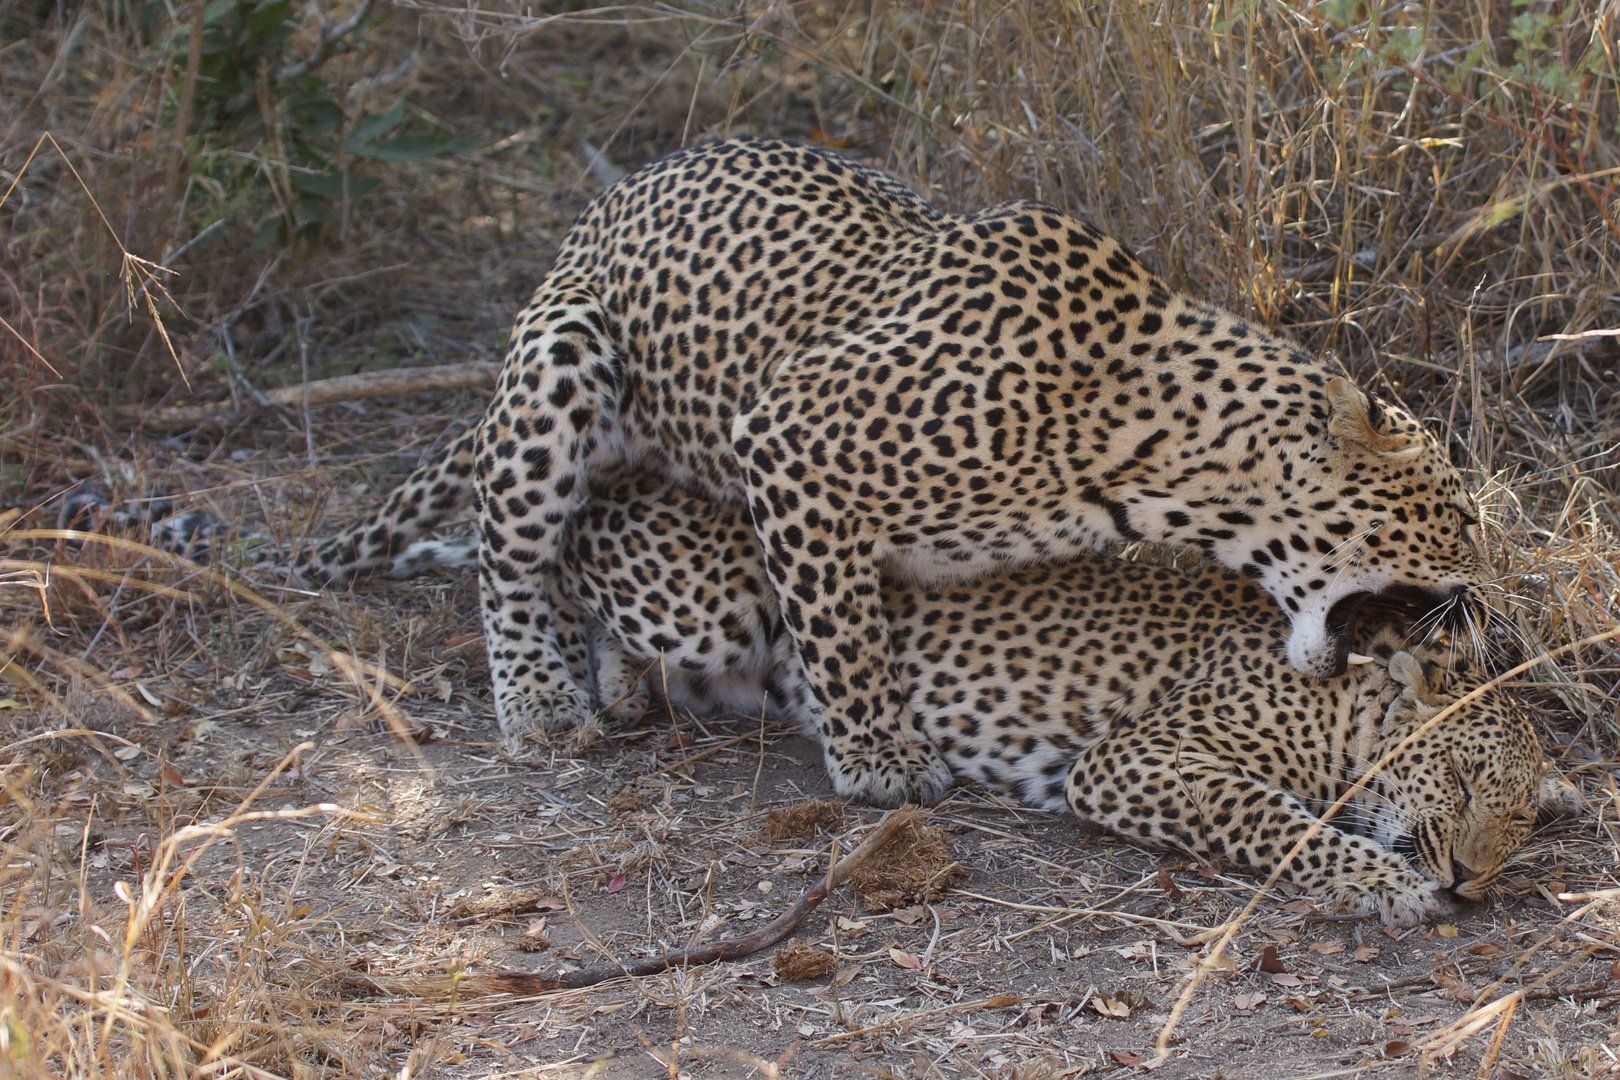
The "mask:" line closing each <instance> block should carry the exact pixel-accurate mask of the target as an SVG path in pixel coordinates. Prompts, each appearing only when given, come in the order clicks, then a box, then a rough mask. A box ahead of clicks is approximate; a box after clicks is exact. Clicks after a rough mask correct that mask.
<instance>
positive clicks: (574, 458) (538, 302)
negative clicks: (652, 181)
mask: <svg viewBox="0 0 1620 1080" xmlns="http://www.w3.org/2000/svg"><path fill="white" fill-rule="evenodd" d="M617 402H618V373H617V359H616V356H615V353H614V348H613V343H612V339H611V335H610V333H609V322H608V317H607V313H606V311H605V309H604V308H603V306H602V304H601V301H600V300H599V299H598V298H597V296H596V294H595V292H594V291H593V290H592V289H590V288H589V287H588V286H585V285H582V284H579V283H577V282H571V281H569V280H567V279H561V280H558V279H548V280H547V281H546V283H545V284H543V285H542V286H541V287H540V288H539V289H538V290H536V292H535V294H534V297H533V298H532V299H531V300H530V302H529V305H528V307H526V308H525V309H524V310H523V312H522V313H520V314H519V316H518V319H517V323H516V325H515V326H514V328H513V331H512V339H511V346H510V348H509V350H508V352H507V357H506V365H505V367H504V368H503V369H502V371H501V377H500V381H499V383H498V384H497V387H496V394H495V399H494V400H493V401H492V402H491V403H490V406H489V411H488V412H487V413H486V414H485V416H484V421H483V423H482V424H480V425H479V427H478V431H477V440H476V447H475V452H474V463H473V466H474V467H473V492H474V507H475V509H476V512H477V520H478V534H479V578H480V585H481V592H482V602H483V616H484V639H485V645H486V647H487V648H488V651H489V669H490V677H491V679H492V681H493V682H494V685H495V715H496V718H497V719H498V720H499V722H500V726H501V732H502V734H503V735H504V736H506V738H507V739H508V740H509V741H520V740H522V739H523V738H524V737H525V736H526V735H528V734H529V733H530V732H533V731H536V730H545V729H554V728H562V727H573V726H577V725H580V724H585V723H588V722H589V721H590V720H591V718H592V717H594V715H595V712H596V709H595V703H594V701H593V700H592V698H591V696H590V694H589V693H588V692H587V691H586V690H585V689H582V688H581V687H580V685H579V684H578V682H577V681H576V680H575V678H574V677H573V676H572V675H571V673H570V671H569V666H568V663H567V659H566V658H565V656H564V655H563V652H562V649H561V645H560V643H559V641H558V637H557V634H558V626H557V618H556V612H555V610H554V608H553V601H552V596H551V590H550V588H549V587H548V581H547V574H546V573H545V568H546V567H548V566H549V565H550V564H552V563H554V562H555V561H556V559H557V554H558V542H559V537H560V534H561V532H562V530H563V528H564V527H565V526H566V524H567V522H568V520H569V519H570V518H571V517H573V515H574V514H575V512H576V511H577V510H578V509H579V507H580V506H581V505H582V504H583V503H584V501H585V498H586V495H587V483H586V472H587V469H588V468H598V467H607V466H611V465H612V464H613V463H614V462H615V461H617V460H618V459H619V458H621V457H622V456H623V450H622V438H621V437H620V433H619V427H618V416H617V408H618V406H617Z"/></svg>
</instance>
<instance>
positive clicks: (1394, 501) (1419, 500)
mask: <svg viewBox="0 0 1620 1080" xmlns="http://www.w3.org/2000/svg"><path fill="white" fill-rule="evenodd" d="M1324 398H1325V400H1324V401H1323V402H1322V403H1319V404H1318V406H1317V408H1318V409H1320V410H1321V411H1322V413H1323V415H1322V416H1319V417H1318V422H1317V424H1316V425H1314V427H1315V430H1316V432H1317V433H1318V435H1317V438H1318V441H1317V442H1316V443H1315V444H1314V446H1313V447H1312V448H1311V449H1310V450H1309V451H1307V452H1306V453H1305V454H1304V455H1303V456H1302V458H1301V459H1300V460H1299V461H1298V462H1297V463H1296V464H1297V471H1296V472H1295V474H1294V475H1293V476H1292V481H1293V482H1295V483H1296V484H1297V490H1283V489H1279V491H1278V492H1277V493H1276V494H1277V500H1276V501H1277V504H1278V505H1276V506H1275V507H1274V509H1273V513H1272V515H1271V520H1272V521H1273V522H1275V523H1277V524H1281V525H1283V526H1284V528H1285V529H1286V530H1287V532H1288V534H1289V535H1287V536H1286V537H1283V538H1280V539H1273V540H1272V541H1271V542H1270V543H1269V545H1268V546H1267V547H1266V548H1265V549H1264V550H1260V549H1256V550H1254V551H1251V552H1250V553H1249V556H1248V559H1247V565H1245V566H1244V570H1245V572H1246V573H1248V574H1249V575H1250V576H1251V577H1254V578H1256V579H1258V580H1259V581H1261V582H1262V584H1264V585H1265V587H1266V589H1267V591H1269V592H1270V593H1271V594H1272V596H1274V597H1276V598H1277V600H1278V602H1279V603H1280V604H1282V606H1283V607H1284V608H1285V609H1286V610H1287V612H1288V614H1289V620H1290V622H1291V624H1292V630H1291V633H1290V637H1289V641H1288V660H1289V662H1290V663H1291V664H1292V665H1293V666H1294V667H1295V668H1296V669H1297V670H1299V671H1301V672H1303V673H1305V674H1307V675H1315V676H1317V677H1321V678H1326V677H1331V676H1335V675H1341V674H1343V673H1344V670H1345V664H1346V660H1347V657H1348V653H1349V648H1350V642H1351V640H1352V639H1353V638H1354V635H1355V625H1356V616H1357V612H1358V610H1359V609H1360V607H1361V605H1362V604H1363V603H1364V602H1366V601H1368V600H1373V599H1376V600H1378V601H1380V602H1381V603H1383V604H1385V605H1398V606H1400V607H1402V608H1404V609H1405V610H1407V611H1408V612H1409V613H1410V614H1411V615H1412V616H1413V617H1415V618H1429V619H1433V620H1435V621H1437V622H1451V623H1456V622H1460V621H1462V620H1463V619H1465V618H1466V616H1467V614H1468V608H1469V605H1470V590H1472V589H1474V588H1475V587H1476V586H1477V585H1479V584H1480V583H1481V582H1482V581H1484V580H1485V579H1486V577H1487V576H1488V560H1487V558H1486V555H1485V551H1484V548H1483V546H1482V545H1481V543H1480V538H1479V533H1478V525H1479V507H1478V505H1477V504H1476V503H1475V502H1474V499H1473V496H1472V495H1470V494H1469V492H1468V490H1467V488H1466V487H1465V486H1464V484H1463V480H1462V477H1461V476H1459V475H1458V473H1457V470H1456V469H1454V468H1453V467H1452V465H1451V463H1450V461H1449V460H1448V459H1447V457H1446V453H1445V449H1444V447H1443V446H1441V444H1440V442H1439V441H1438V440H1436V439H1435V438H1434V437H1433V436H1432V435H1430V434H1429V433H1428V432H1427V431H1426V430H1425V429H1424V428H1423V426H1422V425H1421V424H1419V423H1418V421H1417V420H1416V419H1415V418H1414V417H1413V416H1412V415H1411V414H1410V413H1408V412H1406V411H1405V410H1404V409H1402V408H1400V407H1399V406H1396V405H1391V404H1388V403H1385V402H1381V401H1379V400H1378V399H1377V398H1374V397H1370V396H1368V395H1366V394H1363V393H1362V392H1361V391H1360V390H1358V389H1357V388H1356V387H1355V386H1353V385H1352V384H1351V383H1350V382H1349V380H1347V379H1343V378H1334V379H1331V380H1329V382H1328V384H1327V387H1326V390H1325V395H1324ZM1301 493H1303V494H1301Z"/></svg>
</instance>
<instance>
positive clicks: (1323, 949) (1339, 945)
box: [1309, 941, 1344, 956]
mask: <svg viewBox="0 0 1620 1080" xmlns="http://www.w3.org/2000/svg"><path fill="white" fill-rule="evenodd" d="M1309 948H1310V950H1311V952H1313V953H1316V954H1317V955H1318V956H1333V955H1335V954H1337V953H1342V952H1344V942H1342V941H1313V942H1312V943H1311V944H1310V946H1309Z"/></svg>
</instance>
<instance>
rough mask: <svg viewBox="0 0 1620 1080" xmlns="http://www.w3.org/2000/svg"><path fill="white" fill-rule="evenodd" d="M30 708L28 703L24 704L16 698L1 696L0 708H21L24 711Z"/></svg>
mask: <svg viewBox="0 0 1620 1080" xmlns="http://www.w3.org/2000/svg"><path fill="white" fill-rule="evenodd" d="M28 708H29V707H28V706H27V705H24V704H23V703H22V702H20V701H18V700H17V699H16V698H9V697H8V698H0V709H21V710H22V711H23V712H27V711H28Z"/></svg>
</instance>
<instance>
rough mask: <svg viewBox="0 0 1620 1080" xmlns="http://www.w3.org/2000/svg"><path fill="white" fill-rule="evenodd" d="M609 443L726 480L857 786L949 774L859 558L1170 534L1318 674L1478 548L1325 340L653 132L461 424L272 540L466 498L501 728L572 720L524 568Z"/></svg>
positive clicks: (811, 164) (1451, 595)
mask: <svg viewBox="0 0 1620 1080" xmlns="http://www.w3.org/2000/svg"><path fill="white" fill-rule="evenodd" d="M621 465H633V466H636V467H639V468H643V469H650V470H653V471H655V472H658V473H659V474H661V475H662V476H664V477H666V478H668V479H670V480H673V481H675V482H678V483H680V484H683V485H685V486H686V487H688V488H692V489H694V490H697V491H700V492H702V493H703V494H704V495H705V496H706V497H707V498H709V499H711V500H714V501H716V502H723V503H730V504H734V505H738V506H744V507H747V509H748V511H749V513H750V517H751V521H752V525H753V527H754V529H755V530H756V532H757V534H758V536H759V538H760V541H761V543H762V545H763V548H764V550H765V552H766V553H767V566H768V569H769V580H770V581H771V583H772V587H773V589H774V590H775V592H776V594H777V596H778V598H779V600H780V602H781V609H782V612H783V614H784V617H785V623H786V626H787V628H788V632H789V633H790V634H791V635H792V638H793V642H794V644H795V646H796V648H797V651H798V653H799V655H801V656H802V657H803V658H804V661H805V664H806V669H807V672H808V675H809V682H810V687H811V689H812V691H813V692H814V694H815V697H816V700H817V701H818V703H819V704H820V716H821V718H822V719H821V723H822V725H823V730H822V732H821V738H822V742H823V744H824V745H825V746H826V747H827V760H828V765H829V768H830V769H831V771H832V776H833V779H834V782H835V786H836V788H837V790H838V791H839V793H840V794H842V795H845V796H850V797H854V798H860V799H865V800H867V801H870V802H874V803H879V804H895V803H899V802H902V801H905V800H908V799H909V800H918V801H922V802H930V803H931V802H934V801H935V800H937V799H938V798H939V797H940V795H941V794H942V793H943V791H944V789H945V787H946V785H947V784H949V783H950V779H951V777H950V770H949V768H948V767H947V765H946V762H945V761H944V759H943V758H942V757H941V756H940V754H939V752H938V750H937V749H936V748H935V746H934V745H933V743H931V742H930V741H929V740H928V739H927V737H926V734H925V732H924V731H923V728H922V725H921V723H920V722H919V720H918V718H917V716H916V714H915V713H914V712H913V711H912V709H911V707H910V706H909V705H908V704H907V703H906V701H905V696H904V695H903V694H902V693H901V691H900V688H899V684H898V682H897V681H896V675H897V673H896V670H895V667H894V653H893V649H892V647H891V644H890V641H889V632H888V627H887V624H886V623H885V621H884V618H883V610H882V600H881V597H880V594H879V590H878V578H879V574H880V573H882V572H886V573H891V574H898V575H902V576H906V577H909V578H911V579H913V580H915V581H918V582H932V583H940V582H946V581H952V580H957V581H960V580H966V579H968V578H970V577H972V576H973V575H976V574H979V573H982V572H984V571H986V570H990V569H993V568H1003V567H1007V566H1010V565H1029V564H1049V563H1053V562H1057V561H1061V560H1064V559H1068V558H1071V557H1073V556H1074V555H1076V554H1077V553H1080V552H1083V551H1089V550H1095V549H1097V548H1099V547H1100V546H1102V545H1104V544H1106V543H1108V542H1110V541H1113V540H1119V539H1124V540H1138V539H1146V540H1154V541H1163V542H1166V543H1170V544H1175V545H1183V546H1193V547H1197V548H1200V549H1202V550H1204V551H1205V552H1207V553H1208V554H1210V555H1211V556H1212V557H1213V558H1214V559H1216V560H1217V561H1218V562H1220V563H1221V564H1223V565H1225V566H1227V567H1230V568H1232V569H1237V570H1241V571H1243V572H1244V573H1246V574H1248V575H1249V576H1250V577H1252V578H1253V579H1254V580H1255V581H1257V582H1258V583H1259V584H1260V585H1261V586H1262V587H1263V588H1264V589H1265V590H1266V591H1267V592H1268V593H1270V594H1271V595H1272V596H1273V597H1274V598H1275V599H1276V600H1277V602H1278V603H1279V604H1280V605H1282V607H1283V608H1284V609H1285V610H1286V612H1287V613H1288V617H1289V619H1290V620H1291V631H1290V635H1289V639H1288V660H1289V662H1290V663H1291V664H1293V666H1294V667H1295V668H1296V669H1298V670H1299V671H1301V672H1304V673H1306V674H1310V675H1314V676H1318V677H1328V676H1333V675H1335V674H1338V673H1340V672H1342V671H1343V670H1344V666H1345V656H1346V650H1347V642H1348V641H1349V639H1350V635H1351V632H1352V630H1353V624H1354V619H1355V612H1356V608H1357V606H1358V605H1359V604H1360V603H1361V602H1362V601H1363V600H1364V599H1366V598H1367V597H1368V596H1371V595H1375V594H1388V593H1392V592H1401V593H1404V594H1406V595H1407V596H1408V598H1409V599H1414V600H1417V601H1420V602H1421V603H1422V604H1424V605H1425V606H1430V607H1433V606H1437V605H1447V606H1448V607H1450V608H1452V609H1455V608H1456V607H1457V606H1458V605H1460V604H1461V603H1462V602H1463V601H1464V599H1465V593H1466V592H1467V590H1469V589H1470V588H1471V587H1473V586H1475V585H1477V584H1479V583H1480V582H1481V581H1482V580H1484V579H1485V577H1486V576H1487V574H1486V562H1485V559H1484V557H1483V552H1482V549H1481V548H1480V545H1479V542H1478V538H1477V537H1476V535H1475V534H1474V531H1473V529H1474V525H1475V524H1476V519H1477V516H1478V515H1477V511H1476V509H1475V505H1474V502H1473V500H1472V498H1471V497H1470V495H1469V493H1468V491H1467V490H1466V489H1465V487H1464V485H1463V483H1462V481H1461V480H1460V478H1459V476H1458V474H1457V473H1456V471H1455V470H1454V469H1453V468H1452V467H1451V465H1450V464H1449V462H1448V460H1447V458H1446V455H1445V453H1444V451H1443V450H1442V448H1441V446H1440V445H1439V444H1438V443H1437V442H1436V441H1435V439H1434V438H1433V437H1432V436H1431V435H1430V434H1429V433H1428V432H1426V431H1425V430H1424V429H1423V428H1422V427H1421V426H1420V425H1419V424H1418V422H1417V421H1416V420H1415V419H1414V418H1413V417H1412V416H1410V415H1408V414H1407V413H1406V412H1405V411H1403V410H1401V409H1400V408H1398V407H1396V406H1393V405H1390V404H1386V403H1383V402H1380V401H1379V400H1377V399H1376V398H1373V397H1369V396H1367V395H1364V394H1363V393H1362V392H1361V391H1360V390H1358V389H1357V388H1356V387H1355V386H1354V385H1352V384H1351V383H1350V382H1349V380H1348V379H1347V378H1346V377H1345V375H1344V372H1343V371H1342V370H1341V369H1340V368H1339V367H1338V366H1337V364H1335V363H1333V362H1331V361H1329V360H1325V359H1320V358H1315V357H1312V356H1309V355H1306V354H1305V353H1303V352H1301V351H1300V350H1299V349H1297V348H1295V347H1294V346H1292V345H1290V344H1288V343H1287V342H1285V341H1281V340H1279V339H1277V338H1275V337H1272V336H1271V335H1269V334H1267V333H1265V332H1264V331H1262V330H1260V329H1258V328H1256V327H1253V326H1251V325H1249V324H1248V323H1246V322H1245V321H1243V320H1242V319H1240V318H1238V317H1237V316H1235V315H1231V314H1229V313H1227V312H1224V311H1221V310H1219V309H1217V308H1214V307H1210V306H1208V305H1206V304H1202V303H1199V302H1197V301H1195V300H1192V299H1189V298H1188V297H1186V296H1181V295H1178V294H1175V293H1172V292H1171V291H1169V290H1168V289H1167V288H1166V287H1165V286H1164V285H1163V284H1162V283H1161V282H1160V281H1158V280H1157V279H1156V278H1155V277H1153V276H1152V275H1151V274H1150V273H1148V271H1147V270H1146V269H1145V268H1144V267H1143V266H1142V264H1141V263H1140V262H1138V261H1137V260H1136V258H1135V257H1134V256H1132V254H1131V253H1130V252H1128V251H1126V250H1125V249H1124V248H1123V247H1122V246H1121V245H1120V244H1119V243H1117V242H1116V241H1114V240H1111V239H1109V238H1107V237H1105V236H1103V235H1102V234H1101V233H1100V232H1098V231H1097V230H1096V229H1095V228H1093V227H1091V226H1090V225H1087V224H1085V223H1084V222H1082V221H1079V220H1077V219H1075V218H1073V217H1071V216H1069V215H1067V214H1064V213H1063V212H1062V211H1060V210H1057V209H1055V208H1053V207H1051V206H1048V205H1045V204H1042V203H1037V202H1013V203H1007V204H1004V205H1001V206H996V207H992V208H990V209H988V210H984V211H981V212H979V213H975V214H969V215H953V214H947V213H944V212H943V211H941V210H939V209H937V208H935V207H933V206H932V205H930V204H929V203H928V202H926V201H925V200H923V199H922V198H921V197H919V196H918V195H917V194H916V193H914V192H912V191H911V190H909V189H908V188H906V187H905V186H903V185H902V184H901V183H899V182H898V181H897V180H895V179H894V178H892V177H890V176H888V175H886V174H884V173H881V172H879V171H877V170H874V169H871V168H868V167H866V166H863V165H859V164H856V163H854V162H852V161H849V160H847V159H845V158H843V157H840V156H838V155H836V154H833V153H829V152H827V151H824V150H820V149H816V148H813V147H808V146H800V145H796V144H793V143H790V142H783V141H780V140H773V139H758V138H744V139H732V140H728V141H723V142H711V143H704V144H702V145H698V146H694V147H691V148H688V149H685V150H681V151H678V152H676V153H674V154H671V155H669V156H668V157H666V158H663V159H662V160H660V161H657V162H654V163H652V164H650V165H648V166H646V167H644V168H642V169H640V170H638V171H636V172H635V173H633V174H631V175H630V176H628V177H626V178H624V179H623V180H621V181H619V182H618V183H616V184H614V185H613V186H611V187H610V188H608V189H607V190H606V191H604V192H603V193H602V194H601V195H600V196H598V197H597V198H596V199H595V200H594V201H593V202H592V203H591V204H590V206H588V207H587V208H586V209H585V211H584V212H583V213H582V214H581V215H580V217H579V219H578V220H577V221H576V222H575V224H574V225H573V227H572V228H571V229H570V230H569V232H568V234H567V236H566V237H565V238H564V240H563V242H562V245H561V248H560V250H559V251H558V254H557V258H556V261H555V263H554V264H553V266H552V268H551V270H550V272H549V273H548V274H547V275H546V278H545V280H544V281H543V282H542V283H541V285H540V286H539V288H538V289H537V290H536V291H535V293H534V295H533V297H532V298H531V300H530V302H529V305H528V306H527V307H526V308H524V310H523V311H522V312H521V313H520V314H519V315H518V318H517V322H516V325H515V326H514V328H513V331H512V335H511V339H510V344H509V346H508V350H507V354H506V362H505V365H504V367H503V369H502V372H501V375H500V377H499V380H498V383H497V387H496V391H495V395H494V398H493V400H492V401H491V402H490V404H489V408H488V410H487V412H486V413H485V415H484V418H483V420H482V422H481V423H480V424H479V425H478V426H477V427H476V428H475V429H474V430H473V431H471V432H469V433H468V434H467V435H465V436H463V437H462V438H460V439H458V440H456V441H455V442H453V443H452V444H450V445H449V446H448V447H447V448H446V449H445V450H444V451H443V452H442V453H440V454H439V455H438V456H436V457H435V458H434V459H433V460H431V461H429V462H428V463H426V464H424V465H423V466H422V467H420V468H419V469H417V470H416V471H415V472H413V473H412V474H411V475H410V476H409V477H408V478H407V479H406V481H405V482H404V484H403V485H402V486H401V487H400V488H398V489H397V490H396V491H395V492H394V493H393V494H392V495H391V496H390V497H389V498H388V499H387V500H386V501H385V503H384V505H383V506H382V508H381V509H380V510H379V511H378V512H377V513H376V514H374V515H373V516H371V517H370V518H369V519H367V520H365V521H364V522H362V523H361V524H359V525H357V526H355V527H353V528H351V529H349V530H347V531H345V532H343V533H341V534H339V535H338V536H336V537H334V538H333V539H331V540H329V541H328V542H326V543H324V544H321V545H319V546H318V547H317V548H316V549H315V550H314V551H313V552H310V553H306V554H305V555H303V556H301V558H300V561H299V566H298V569H299V571H300V573H301V574H303V575H305V576H307V577H310V578H316V579H321V580H326V581H338V580H341V579H344V578H346V577H348V576H350V575H353V574H355V573H357V572H361V571H370V570H372V569H375V568H377V567H379V566H381V565H383V564H385V563H386V562H387V561H388V559H389V558H390V557H392V556H393V555H395V554H397V553H398V552H400V551H401V550H402V549H403V548H404V547H405V546H406V545H407V544H409V543H411V542H412V541H414V540H416V539H417V538H418V537H420V536H422V535H424V534H425V533H427V532H428V531H430V530H431V529H432V528H434V527H435V526H436V525H438V524H439V523H441V522H442V521H443V520H444V519H445V517H446V516H447V515H448V514H450V513H451V512H453V511H454V510H455V509H456V508H457V507H458V506H459V505H461V504H462V503H463V502H464V501H465V500H467V499H468V498H471V500H472V503H473V506H474V508H475V514H476V518H477V522H478V529H479V536H480V545H479V553H480V582H481V594H482V606H483V622H484V633H485V638H486V641H487V646H488V652H489V661H490V671H491V676H492V678H493V680H494V685H495V706H496V715H497V718H498V720H499V722H500V725H501V729H502V731H503V732H506V733H507V734H508V736H517V735H521V733H522V732H523V731H525V730H529V729H532V728H534V727H537V726H564V725H569V724H576V723H580V722H583V721H585V720H586V719H587V718H588V717H589V716H590V714H591V709H590V702H589V696H588V695H587V694H586V693H585V692H584V691H583V690H582V688H580V687H579V686H578V685H576V684H575V682H574V680H573V679H572V677H571V676H570V674H569V671H568V666H567V663H566V662H565V659H564V657H563V655H562V650H561V646H560V643H559V641H558V637H557V633H558V629H557V624H556V620H555V614H554V611H553V608H552V604H551V601H550V598H549V597H548V596H547V594H546V591H545V589H544V588H543V585H542V583H543V581H544V574H543V571H544V568H545V567H547V566H549V565H551V564H552V563H553V562H554V561H555V559H556V558H557V553H558V538H559V536H560V535H561V533H562V530H563V527H564V526H565V525H566V524H567V523H568V522H569V521H570V520H571V519H573V518H574V517H575V516H576V515H577V514H578V512H579V510H580V508H581V507H582V506H583V505H584V503H585V500H586V492H587V489H588V487H589V484H590V478H591V477H592V476H593V475H601V474H602V473H603V472H604V471H605V470H607V469H610V468H614V467H618V466H621Z"/></svg>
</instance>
